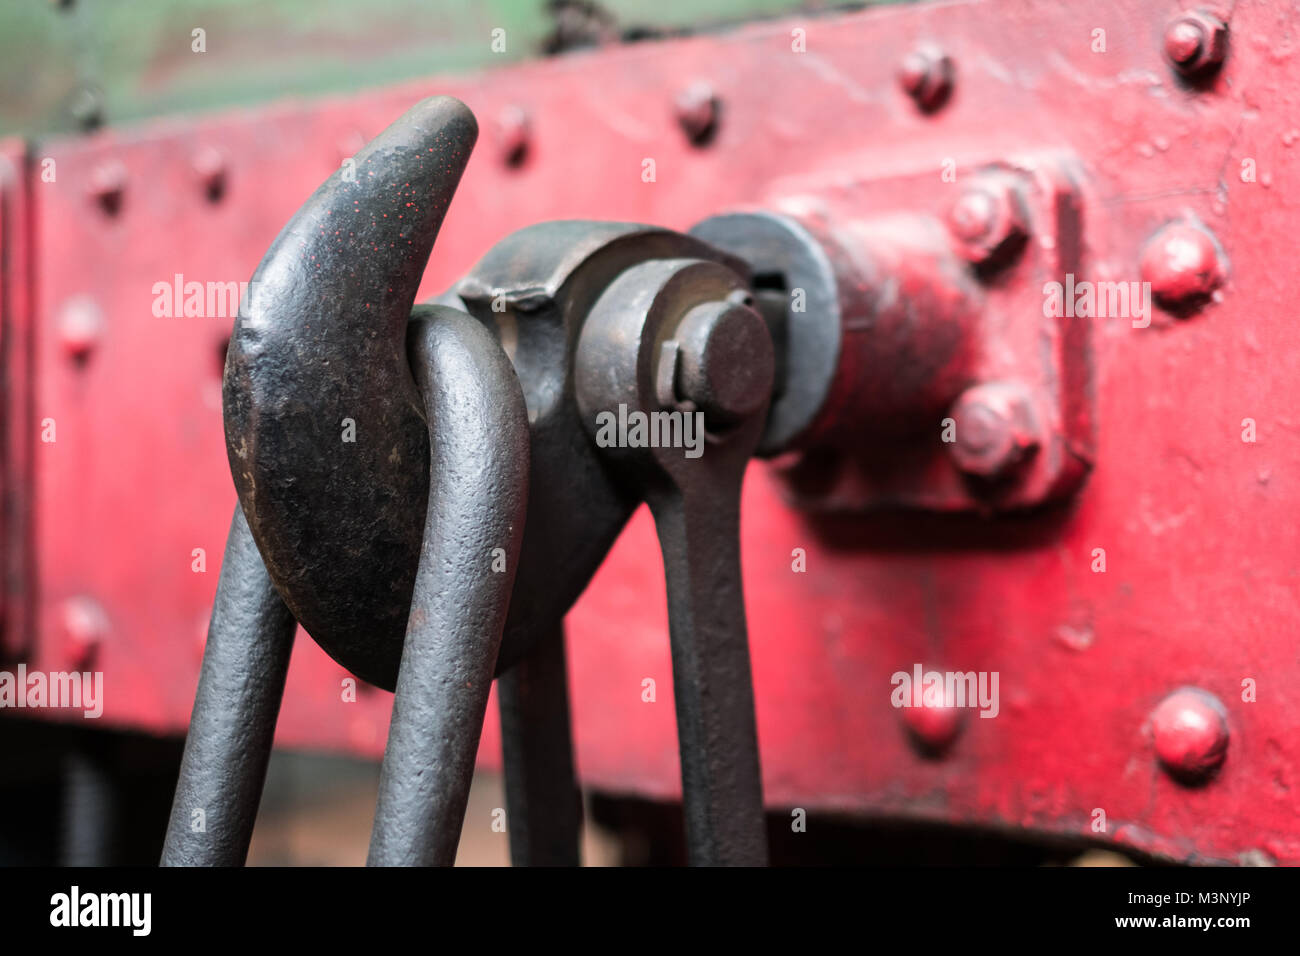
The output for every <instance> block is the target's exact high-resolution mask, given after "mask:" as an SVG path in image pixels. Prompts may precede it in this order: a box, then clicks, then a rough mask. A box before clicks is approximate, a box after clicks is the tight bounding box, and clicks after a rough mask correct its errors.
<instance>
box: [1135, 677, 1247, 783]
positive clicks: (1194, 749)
mask: <svg viewBox="0 0 1300 956" xmlns="http://www.w3.org/2000/svg"><path fill="white" fill-rule="evenodd" d="M1151 730H1152V735H1153V736H1154V738H1155V745H1156V756H1157V757H1158V758H1159V759H1160V763H1161V765H1162V766H1163V767H1164V768H1165V770H1166V771H1168V772H1169V774H1170V775H1171V776H1173V777H1174V778H1175V779H1177V780H1179V781H1181V782H1184V783H1199V782H1202V781H1204V780H1206V779H1208V778H1209V777H1210V776H1211V775H1212V774H1213V773H1214V772H1215V771H1216V770H1218V769H1219V767H1220V765H1222V763H1223V760H1224V758H1225V757H1226V756H1227V753H1228V738H1229V733H1228V718H1227V711H1226V710H1225V709H1224V706H1223V704H1222V703H1221V702H1220V701H1219V699H1218V698H1217V697H1215V696H1214V695H1213V694H1211V693H1209V692H1208V691H1204V690H1201V689H1200V688H1199V687H1184V688H1181V689H1179V690H1176V691H1174V692H1173V693H1172V694H1170V695H1169V696H1168V697H1166V698H1165V699H1164V700H1163V701H1161V702H1160V704H1159V705H1158V706H1157V707H1156V709H1155V710H1154V711H1153V712H1152V714H1151Z"/></svg>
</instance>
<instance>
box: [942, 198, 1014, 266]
mask: <svg viewBox="0 0 1300 956" xmlns="http://www.w3.org/2000/svg"><path fill="white" fill-rule="evenodd" d="M948 230H949V232H951V233H952V236H953V238H954V239H955V240H956V241H957V248H958V251H959V252H960V253H961V254H962V256H963V257H964V258H966V259H967V260H969V261H970V262H972V263H974V264H975V265H977V266H983V265H1000V264H1004V263H1005V262H1007V261H1008V260H1009V259H1011V258H1012V257H1013V256H1014V255H1015V254H1016V253H1018V252H1019V251H1020V250H1021V249H1022V248H1023V247H1024V244H1025V239H1026V238H1027V237H1028V235H1029V226H1028V222H1027V217H1026V215H1025V204H1024V200H1023V199H1022V198H1021V196H1020V193H1019V190H1018V189H1017V188H1016V187H1015V186H1014V185H1012V184H1011V183H1009V182H1006V181H1004V180H1002V179H1000V178H994V177H988V178H985V179H983V180H981V181H979V182H977V183H976V184H975V185H973V186H971V187H969V188H967V189H965V190H964V191H963V192H962V194H961V195H960V196H958V197H957V201H956V202H954V203H953V204H952V206H951V207H950V208H949V210H948Z"/></svg>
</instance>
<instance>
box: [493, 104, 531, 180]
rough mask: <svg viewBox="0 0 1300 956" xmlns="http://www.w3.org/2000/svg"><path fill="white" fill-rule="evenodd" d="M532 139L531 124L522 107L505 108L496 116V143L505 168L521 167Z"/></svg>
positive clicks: (526, 112)
mask: <svg viewBox="0 0 1300 956" xmlns="http://www.w3.org/2000/svg"><path fill="white" fill-rule="evenodd" d="M532 139H533V124H532V121H531V119H530V118H529V116H528V111H527V110H525V109H524V108H523V107H522V106H507V107H506V108H505V109H503V110H502V111H501V113H500V114H499V115H498V116H497V143H498V147H499V149H500V151H501V159H502V161H503V162H504V163H505V164H506V165H507V166H522V165H523V162H524V160H525V159H527V158H528V147H529V146H530V145H531V143H532Z"/></svg>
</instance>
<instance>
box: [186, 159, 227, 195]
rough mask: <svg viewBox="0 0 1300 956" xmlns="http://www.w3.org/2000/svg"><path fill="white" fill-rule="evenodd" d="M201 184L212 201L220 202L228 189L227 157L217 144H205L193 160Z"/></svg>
mask: <svg viewBox="0 0 1300 956" xmlns="http://www.w3.org/2000/svg"><path fill="white" fill-rule="evenodd" d="M191 165H193V167H194V173H195V175H196V176H197V177H198V180H199V185H200V186H201V187H202V188H203V192H204V194H205V195H206V196H207V197H208V200H209V201H210V202H218V201H219V200H220V199H221V197H222V195H223V194H224V193H225V191H226V157H225V155H224V154H223V153H222V152H221V150H219V149H217V148H216V147H215V146H205V147H203V149H201V150H199V151H198V152H197V153H195V154H194V160H193V162H192V164H191Z"/></svg>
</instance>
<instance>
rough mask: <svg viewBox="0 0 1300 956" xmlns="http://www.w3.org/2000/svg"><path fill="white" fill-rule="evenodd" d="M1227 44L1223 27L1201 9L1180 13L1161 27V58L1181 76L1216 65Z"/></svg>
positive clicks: (1220, 59)
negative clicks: (1162, 39)
mask: <svg viewBox="0 0 1300 956" xmlns="http://www.w3.org/2000/svg"><path fill="white" fill-rule="evenodd" d="M1227 43H1228V26H1227V24H1225V23H1224V22H1223V21H1222V20H1220V19H1219V18H1218V17H1216V16H1214V14H1212V13H1208V12H1206V11H1204V10H1191V11H1188V12H1186V13H1181V14H1179V15H1178V16H1176V17H1174V19H1172V20H1170V21H1169V25H1168V26H1166V27H1165V39H1164V47H1165V56H1166V57H1167V58H1168V59H1169V62H1170V63H1172V64H1173V66H1174V68H1175V69H1176V70H1178V72H1179V73H1181V74H1183V75H1184V76H1191V75H1193V74H1197V73H1200V72H1202V71H1208V70H1211V69H1214V68H1215V67H1217V66H1219V64H1221V63H1222V62H1223V57H1224V54H1225V53H1226V52H1227Z"/></svg>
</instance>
